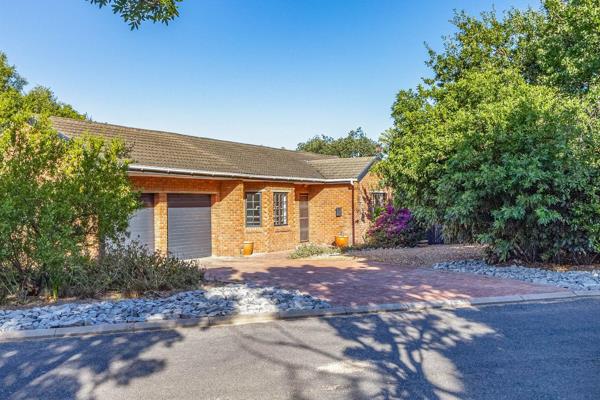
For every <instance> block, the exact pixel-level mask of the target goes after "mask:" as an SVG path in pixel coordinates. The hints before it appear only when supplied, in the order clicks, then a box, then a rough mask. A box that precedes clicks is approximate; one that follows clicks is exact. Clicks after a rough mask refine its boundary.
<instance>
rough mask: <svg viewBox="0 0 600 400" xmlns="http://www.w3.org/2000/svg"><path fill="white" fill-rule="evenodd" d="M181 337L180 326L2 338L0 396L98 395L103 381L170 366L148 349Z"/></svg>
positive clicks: (127, 378) (125, 379) (126, 380)
mask: <svg viewBox="0 0 600 400" xmlns="http://www.w3.org/2000/svg"><path fill="white" fill-rule="evenodd" d="M181 340H182V337H181V335H180V334H179V333H177V332H175V331H156V332H149V333H144V334H121V335H99V336H93V337H91V336H90V337H83V338H64V339H53V340H26V341H19V342H6V343H0V398H2V399H11V400H13V399H14V400H17V399H18V400H21V399H23V400H25V399H28V400H29V399H45V398H61V399H74V398H78V399H79V398H81V399H95V398H96V393H95V392H96V389H97V388H98V387H99V386H100V385H103V384H106V383H111V384H113V385H116V386H121V385H128V384H129V383H130V382H131V381H132V380H134V379H138V378H144V377H148V376H151V375H153V374H156V373H158V372H160V371H162V370H163V369H165V367H166V360H162V359H157V358H145V357H144V355H143V353H144V352H145V351H146V350H149V349H150V348H152V347H154V346H159V345H161V346H167V347H171V346H173V345H174V344H175V343H176V342H179V341H181ZM95 349H102V351H94V350H95Z"/></svg>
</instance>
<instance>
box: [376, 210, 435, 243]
mask: <svg viewBox="0 0 600 400" xmlns="http://www.w3.org/2000/svg"><path fill="white" fill-rule="evenodd" d="M423 236H424V231H423V229H422V227H421V226H420V224H419V223H418V222H417V220H416V218H415V217H414V216H413V214H412V213H411V212H410V210H408V209H407V208H398V207H394V206H393V205H391V204H389V205H388V206H386V207H385V208H384V209H383V210H382V211H381V212H380V214H379V216H378V217H377V218H376V219H375V222H374V223H373V225H372V226H371V227H370V228H369V230H368V231H367V246H369V247H414V246H416V245H417V243H418V242H419V240H421V239H422V238H423Z"/></svg>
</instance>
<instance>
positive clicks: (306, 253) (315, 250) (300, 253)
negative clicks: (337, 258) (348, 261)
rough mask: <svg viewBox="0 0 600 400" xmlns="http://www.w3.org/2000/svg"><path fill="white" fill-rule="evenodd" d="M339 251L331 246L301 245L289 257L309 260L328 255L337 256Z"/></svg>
mask: <svg viewBox="0 0 600 400" xmlns="http://www.w3.org/2000/svg"><path fill="white" fill-rule="evenodd" d="M336 253H339V250H338V249H337V248H334V247H330V246H319V245H316V244H313V243H306V244H301V245H300V246H298V247H296V249H295V250H294V251H293V252H292V253H291V254H290V255H289V258H293V259H295V258H307V257H314V256H322V255H326V254H336Z"/></svg>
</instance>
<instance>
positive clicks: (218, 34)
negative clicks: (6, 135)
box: [0, 0, 538, 148]
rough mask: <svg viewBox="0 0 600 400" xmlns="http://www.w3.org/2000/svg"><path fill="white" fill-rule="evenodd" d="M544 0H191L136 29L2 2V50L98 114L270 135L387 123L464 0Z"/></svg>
mask: <svg viewBox="0 0 600 400" xmlns="http://www.w3.org/2000/svg"><path fill="white" fill-rule="evenodd" d="M528 4H532V5H533V6H535V7H537V6H538V2H537V1H535V0H531V1H527V0H512V1H507V0H495V1H491V0H490V1H488V0H430V1H402V0H339V1H334V0H272V1H271V0H261V1H258V0H257V1H255V0H185V1H184V2H183V3H182V5H181V8H180V13H181V16H180V17H179V18H178V19H177V20H175V21H173V22H172V23H170V24H169V25H168V26H163V25H160V24H152V23H146V24H144V25H142V27H141V29H140V30H138V31H130V30H129V27H128V26H127V25H126V24H125V23H124V22H123V21H122V20H121V19H120V17H118V16H116V15H114V14H112V12H110V10H109V9H106V8H104V9H101V10H100V9H98V8H97V7H95V6H92V5H90V4H89V3H87V2H85V1H84V0H45V1H44V0H19V1H3V2H1V4H0V51H4V52H5V53H6V54H7V55H8V57H9V61H10V62H11V63H12V64H15V65H16V66H17V68H18V71H19V72H20V73H21V75H23V76H25V77H26V78H27V79H28V80H29V82H30V83H31V84H32V85H35V84H42V85H45V86H48V87H50V88H51V89H52V90H54V91H55V93H56V94H57V95H58V97H59V98H60V99H61V100H63V101H65V102H67V103H70V104H72V105H73V106H75V108H76V109H78V110H80V111H82V112H87V113H88V114H90V115H91V116H92V118H93V119H94V120H97V121H102V122H111V123H116V124H123V125H129V126H135V127H141V128H151V129H161V130H169V131H175V132H181V133H188V134H193V135H198V136H207V137H214V138H220V139H227V140H235V141H241V142H248V143H256V144H263V145H269V146H276V147H280V146H285V147H287V148H294V147H295V145H296V144H297V143H298V142H299V141H302V140H305V139H307V138H309V137H311V136H313V135H315V134H322V133H323V134H327V135H331V136H335V137H338V136H342V135H344V134H345V133H346V132H347V131H349V130H350V129H354V128H356V127H358V126H362V127H363V129H364V130H365V131H366V132H367V134H368V135H369V136H371V137H373V138H377V137H378V136H379V134H380V133H381V132H382V131H384V130H385V129H386V128H388V127H389V126H390V124H391V122H390V117H389V114H390V107H391V105H392V103H393V101H394V96H395V94H396V92H397V91H398V90H399V89H402V88H409V87H414V86H415V85H416V84H417V83H419V81H420V77H421V76H423V75H426V74H427V73H428V72H427V69H426V66H425V64H424V61H425V60H426V58H427V54H426V51H425V47H424V45H423V43H424V42H427V43H429V44H430V45H432V46H433V47H434V48H436V49H439V48H440V46H441V36H442V35H446V34H450V33H452V26H451V25H450V23H449V22H448V20H449V19H450V18H451V17H452V13H453V9H464V10H466V11H467V12H469V13H479V12H480V11H482V10H489V9H491V8H492V7H495V9H496V10H497V11H498V12H502V11H503V10H506V9H508V8H510V7H511V6H514V7H517V8H524V7H526V6H527V5H528Z"/></svg>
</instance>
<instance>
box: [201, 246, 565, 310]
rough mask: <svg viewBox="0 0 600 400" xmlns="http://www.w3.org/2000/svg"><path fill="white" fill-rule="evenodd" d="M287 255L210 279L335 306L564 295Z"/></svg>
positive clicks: (229, 268)
mask: <svg viewBox="0 0 600 400" xmlns="http://www.w3.org/2000/svg"><path fill="white" fill-rule="evenodd" d="M287 254H288V253H287V252H280V253H270V254H261V255H254V256H251V257H246V258H239V257H238V258H211V259H206V260H205V261H204V265H205V266H206V267H207V278H208V279H212V280H222V281H230V280H242V281H248V282H253V283H256V284H259V285H273V286H277V287H281V288H286V289H297V290H300V291H303V292H307V293H310V294H311V295H313V296H317V297H320V298H322V299H324V300H327V301H329V302H331V303H332V304H334V305H365V304H385V303H395V302H403V301H435V300H450V299H470V298H474V297H488V296H508V295H523V294H534V293H550V292H562V291H565V289H561V288H558V287H555V286H549V285H537V284H531V283H527V282H521V281H517V280H512V279H500V278H494V277H486V276H480V275H473V274H465V273H456V272H445V271H435V270H433V269H431V268H429V266H405V265H394V264H391V263H382V262H374V261H369V260H367V259H359V258H350V257H332V258H329V259H300V260H292V259H288V258H287Z"/></svg>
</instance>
